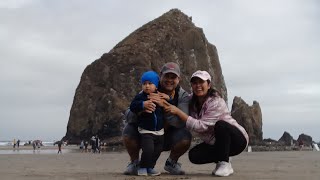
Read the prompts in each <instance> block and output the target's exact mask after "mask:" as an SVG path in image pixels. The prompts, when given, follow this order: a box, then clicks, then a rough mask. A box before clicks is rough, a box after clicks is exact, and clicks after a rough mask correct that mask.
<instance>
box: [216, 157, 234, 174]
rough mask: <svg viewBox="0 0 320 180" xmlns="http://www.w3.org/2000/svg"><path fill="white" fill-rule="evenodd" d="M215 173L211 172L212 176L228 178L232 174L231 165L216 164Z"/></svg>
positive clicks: (222, 162)
mask: <svg viewBox="0 0 320 180" xmlns="http://www.w3.org/2000/svg"><path fill="white" fill-rule="evenodd" d="M214 171H215V172H212V174H215V175H216V176H229V175H231V174H232V173H233V169H232V166H231V163H229V162H225V161H221V162H218V163H217V166H216V170H214Z"/></svg>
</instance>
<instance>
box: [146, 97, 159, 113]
mask: <svg viewBox="0 0 320 180" xmlns="http://www.w3.org/2000/svg"><path fill="white" fill-rule="evenodd" d="M143 108H144V111H145V112H147V113H152V112H153V111H155V110H156V104H154V103H153V102H152V101H151V100H147V101H143Z"/></svg>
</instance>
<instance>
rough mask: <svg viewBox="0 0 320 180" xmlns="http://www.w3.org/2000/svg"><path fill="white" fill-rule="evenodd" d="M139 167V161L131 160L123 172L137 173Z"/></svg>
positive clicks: (126, 173)
mask: <svg viewBox="0 0 320 180" xmlns="http://www.w3.org/2000/svg"><path fill="white" fill-rule="evenodd" d="M138 169H139V161H137V160H136V161H133V162H130V163H129V164H128V166H127V169H126V170H125V171H124V172H123V173H124V174H125V175H137V174H138Z"/></svg>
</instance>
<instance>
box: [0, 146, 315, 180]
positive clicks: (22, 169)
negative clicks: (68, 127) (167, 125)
mask: <svg viewBox="0 0 320 180" xmlns="http://www.w3.org/2000/svg"><path fill="white" fill-rule="evenodd" d="M51 148H53V149H52V150H53V151H54V150H56V149H55V148H57V147H51ZM75 148H77V147H63V148H62V152H67V150H68V152H69V153H63V154H61V155H60V154H59V155H58V154H55V153H51V154H46V153H45V150H44V149H41V150H40V151H37V150H36V151H35V153H32V154H23V153H20V154H19V153H18V152H15V153H16V154H3V153H2V154H1V151H12V149H5V148H0V179H1V180H7V179H8V180H9V179H10V180H13V179H24V180H25V179H26V180H31V179H32V180H40V179H41V180H48V179H59V180H60V179H68V180H82V179H83V180H91V179H92V180H93V179H104V180H106V179H114V180H115V179H123V180H138V179H164V180H170V179H172V180H180V179H203V180H206V179H228V180H251V179H252V180H257V179H259V180H262V179H268V180H271V179H272V180H274V179H281V180H319V179H320V152H313V151H290V152H251V153H247V152H243V153H242V154H240V155H239V156H236V157H233V159H232V165H233V168H234V170H235V173H234V174H233V175H231V176H229V177H215V176H212V175H211V172H212V170H213V168H214V167H215V165H214V164H206V165H195V164H191V163H190V162H189V160H188V156H187V154H185V155H184V156H182V157H181V159H180V162H181V163H182V167H183V169H184V170H185V171H186V172H187V174H186V175H183V176H174V175H170V174H168V173H166V171H165V170H163V166H164V162H165V160H166V158H167V157H168V152H163V153H162V154H161V156H160V158H159V160H158V162H157V165H156V167H155V168H156V169H157V170H160V171H161V172H162V174H161V175H160V176H157V177H140V176H126V175H123V174H122V172H123V170H124V169H125V167H126V165H127V164H128V159H129V156H128V154H127V153H126V152H124V151H122V152H103V153H101V154H92V153H81V152H79V151H76V150H75ZM47 149H48V148H47ZM70 150H71V151H70ZM73 150H74V151H73ZM16 151H17V150H16Z"/></svg>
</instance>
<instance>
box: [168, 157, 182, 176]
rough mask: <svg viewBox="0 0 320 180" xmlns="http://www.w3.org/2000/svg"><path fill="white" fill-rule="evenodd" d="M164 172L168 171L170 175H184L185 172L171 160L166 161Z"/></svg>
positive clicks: (178, 164)
mask: <svg viewBox="0 0 320 180" xmlns="http://www.w3.org/2000/svg"><path fill="white" fill-rule="evenodd" d="M164 170H166V171H168V172H169V173H170V174H172V175H184V174H185V172H184V171H183V170H182V169H181V164H180V163H178V162H175V161H174V160H171V159H167V161H166V164H165V166H164Z"/></svg>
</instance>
